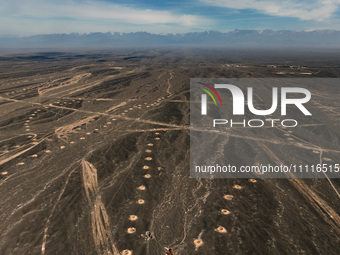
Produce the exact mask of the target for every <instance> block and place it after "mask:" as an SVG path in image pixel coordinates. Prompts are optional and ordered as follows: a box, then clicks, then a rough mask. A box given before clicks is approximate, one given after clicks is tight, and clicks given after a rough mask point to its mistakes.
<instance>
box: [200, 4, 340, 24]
mask: <svg viewBox="0 0 340 255" xmlns="http://www.w3.org/2000/svg"><path fill="white" fill-rule="evenodd" d="M201 1H202V2H205V3H207V4H209V5H213V6H220V7H226V8H232V9H254V10H257V11H259V12H262V13H265V14H269V15H274V16H282V17H294V18H299V19H301V20H316V21H323V20H325V19H328V18H330V17H331V16H332V15H333V14H334V13H335V12H336V11H337V9H338V7H339V5H340V0H272V1H268V0H240V1H235V0H201Z"/></svg>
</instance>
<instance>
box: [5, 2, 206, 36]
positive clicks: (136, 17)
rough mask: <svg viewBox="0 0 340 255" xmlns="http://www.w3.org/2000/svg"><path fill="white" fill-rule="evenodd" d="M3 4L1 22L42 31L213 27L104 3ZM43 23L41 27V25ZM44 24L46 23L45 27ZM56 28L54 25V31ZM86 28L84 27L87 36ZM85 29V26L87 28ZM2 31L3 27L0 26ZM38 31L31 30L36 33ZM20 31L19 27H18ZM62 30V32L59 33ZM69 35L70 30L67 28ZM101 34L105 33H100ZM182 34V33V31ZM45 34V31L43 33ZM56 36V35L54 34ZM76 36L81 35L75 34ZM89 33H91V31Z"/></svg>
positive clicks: (185, 18) (190, 19)
mask: <svg viewBox="0 0 340 255" xmlns="http://www.w3.org/2000/svg"><path fill="white" fill-rule="evenodd" d="M0 2H3V3H1V4H0V16H1V18H2V19H5V18H6V19H7V20H12V22H13V23H12V24H7V25H8V26H11V25H16V26H18V25H19V24H22V26H23V27H25V28H26V27H27V26H26V24H31V25H32V24H35V25H36V26H38V27H37V28H39V27H42V28H44V27H46V23H47V24H51V25H53V24H52V22H55V25H57V24H58V23H62V24H65V23H67V22H68V24H69V25H70V26H71V27H72V26H75V29H77V27H78V26H79V24H80V23H82V24H84V25H85V24H87V25H88V27H98V26H99V27H103V28H104V27H105V28H107V27H111V28H115V27H130V28H131V26H134V28H135V30H139V31H140V30H145V31H147V30H148V28H150V27H154V26H156V25H158V26H161V27H168V26H175V27H180V28H183V27H187V28H191V29H192V28H198V27H201V26H202V27H205V26H207V25H208V24H212V21H211V20H209V19H208V18H205V17H200V16H197V15H190V14H177V13H174V12H170V11H163V10H152V9H139V8H133V7H127V6H124V5H120V4H113V3H109V2H104V1H95V0H89V1H81V2H80V1H79V0H59V1H58V0H45V1H44V0H30V1H27V0H11V1H2V0H0ZM65 20H67V22H63V21H65ZM39 22H40V24H39ZM42 23H45V25H44V24H42ZM55 25H53V26H54V27H55ZM84 25H81V29H80V30H82V32H84V31H83V30H84ZM85 26H86V25H85ZM0 28H1V26H0ZM37 28H28V29H29V30H34V31H35V32H36V30H37ZM16 29H17V27H16ZM58 30H62V29H58ZM64 30H65V31H67V30H68V28H67V27H64ZM99 30H100V31H101V30H102V29H99ZM179 30H181V29H179ZM43 32H45V31H43ZM51 32H54V31H51ZM76 32H79V31H78V30H76ZM88 32H90V31H88Z"/></svg>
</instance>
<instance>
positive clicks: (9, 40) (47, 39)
mask: <svg viewBox="0 0 340 255" xmlns="http://www.w3.org/2000/svg"><path fill="white" fill-rule="evenodd" d="M147 46H190V47H192V46H199V47H201V46H207V47H259V48H266V47H273V48H275V47H278V48H282V47H289V48H291V47H297V48H300V47H303V48H309V47H310V48H339V46H340V31H336V30H315V31H291V30H281V31H273V30H263V31H258V30H235V31H231V32H226V33H221V32H216V31H208V32H192V33H185V34H151V33H146V32H135V33H117V32H116V33H88V34H78V33H71V34H46V35H34V36H27V37H0V48H2V49H4V48H8V49H11V48H12V49H13V48H39V49H42V48H93V47H97V48H114V47H147Z"/></svg>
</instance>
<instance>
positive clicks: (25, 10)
mask: <svg viewBox="0 0 340 255" xmlns="http://www.w3.org/2000/svg"><path fill="white" fill-rule="evenodd" d="M339 6H340V0H273V1H269V0H196V1H194V0H169V1H162V0H149V1H147V0H6V1H5V0H0V35H32V34H46V33H71V32H79V33H88V32H136V31H146V32H152V33H183V32H190V31H207V30H217V31H222V32H225V31H230V30H234V29H259V30H263V29H273V30H281V29H288V30H314V29H337V30H340V9H339Z"/></svg>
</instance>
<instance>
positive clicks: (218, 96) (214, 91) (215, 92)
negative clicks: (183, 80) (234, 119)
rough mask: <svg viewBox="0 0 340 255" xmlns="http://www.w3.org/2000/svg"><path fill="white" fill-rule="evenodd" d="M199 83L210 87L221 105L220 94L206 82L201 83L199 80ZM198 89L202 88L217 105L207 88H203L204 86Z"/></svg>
mask: <svg viewBox="0 0 340 255" xmlns="http://www.w3.org/2000/svg"><path fill="white" fill-rule="evenodd" d="M199 84H202V85H204V86H205V87H207V88H208V89H210V90H211V91H212V92H213V93H214V94H215V95H216V96H217V98H218V100H219V101H220V104H221V105H222V100H221V97H220V95H219V94H218V93H217V91H216V90H215V89H214V88H213V87H211V86H210V85H208V84H206V83H203V82H199ZM200 89H201V90H203V91H204V92H205V93H207V94H208V95H209V96H210V97H211V98H212V100H213V101H214V103H215V105H216V106H217V103H216V99H215V97H214V96H213V94H211V92H210V91H209V90H207V89H204V88H200Z"/></svg>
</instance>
